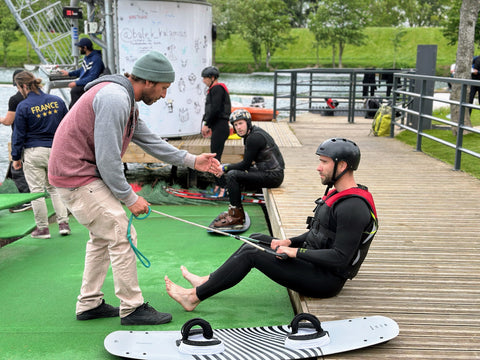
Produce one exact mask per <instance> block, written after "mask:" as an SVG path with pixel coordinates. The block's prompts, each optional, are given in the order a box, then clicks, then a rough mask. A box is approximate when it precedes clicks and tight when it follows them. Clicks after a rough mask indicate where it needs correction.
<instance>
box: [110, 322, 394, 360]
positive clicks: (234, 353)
mask: <svg viewBox="0 0 480 360" xmlns="http://www.w3.org/2000/svg"><path fill="white" fill-rule="evenodd" d="M321 325H322V328H323V330H325V331H327V332H328V336H329V341H328V343H327V344H326V345H321V346H317V347H310V346H311V345H308V346H307V347H306V348H302V347H301V346H300V348H298V346H297V348H295V349H293V348H291V347H286V346H285V343H286V339H287V336H288V335H289V334H290V331H291V329H290V328H289V326H288V325H281V326H262V327H250V328H235V329H217V330H213V334H214V337H215V338H218V339H220V340H221V341H222V343H223V344H224V350H223V351H222V352H220V353H216V354H211V355H201V354H185V353H181V352H180V351H179V349H178V346H177V344H176V342H177V340H178V339H181V338H182V335H181V332H180V331H125V330H122V331H115V332H112V333H111V334H109V335H107V337H106V338H105V341H104V345H105V349H106V350H107V351H108V352H109V353H111V354H112V355H116V356H120V357H124V358H130V359H150V360H193V359H195V360H246V359H255V360H290V359H305V358H313V357H319V356H326V355H331V354H337V353H341V352H346V351H352V350H356V349H361V348H365V347H368V346H372V345H377V344H381V343H385V342H387V341H389V340H391V339H393V338H395V337H396V336H397V335H398V334H399V327H398V324H397V323H396V322H395V321H394V320H392V319H390V318H388V317H385V316H367V317H362V318H355V319H347V320H335V321H325V322H322V323H321Z"/></svg>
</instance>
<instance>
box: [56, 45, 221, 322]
mask: <svg viewBox="0 0 480 360" xmlns="http://www.w3.org/2000/svg"><path fill="white" fill-rule="evenodd" d="M174 80H175V72H174V70H173V67H172V65H171V63H170V61H168V59H167V58H166V57H165V56H164V55H162V54H161V53H159V52H158V51H150V52H149V53H147V54H145V55H143V56H142V57H140V58H139V59H137V61H136V62H135V64H134V65H133V70H132V73H131V74H128V73H126V74H124V75H119V74H117V75H105V76H102V77H101V78H99V79H97V80H94V81H93V82H90V83H89V84H88V85H87V86H86V90H87V91H86V93H85V94H84V95H83V96H82V97H81V98H80V99H79V100H78V102H77V104H76V105H75V106H74V107H73V109H71V110H70V111H69V112H68V114H67V115H66V116H65V118H64V120H63V121H62V124H61V125H60V127H59V128H58V130H57V133H56V134H55V139H54V141H53V147H52V156H51V157H50V163H49V173H48V177H49V179H50V182H51V183H52V184H53V185H55V186H57V188H58V192H59V194H60V196H61V197H62V199H63V201H64V202H65V204H66V205H67V207H68V208H69V209H70V211H71V212H72V214H73V216H75V218H76V219H77V220H78V222H79V223H81V224H82V225H83V226H85V227H86V228H87V229H88V230H89V232H90V240H89V241H88V242H87V246H86V254H85V268H84V273H83V281H82V287H81V289H80V295H79V296H78V301H77V307H76V315H77V320H91V319H97V318H106V317H117V316H120V318H121V320H120V322H121V324H122V325H157V324H163V323H167V322H169V321H171V319H172V316H171V314H168V313H162V312H159V311H157V310H155V309H154V308H153V307H152V306H151V305H149V304H148V302H145V301H144V298H143V295H142V291H141V289H140V286H139V284H138V277H137V263H136V258H135V252H134V250H133V249H132V247H131V245H130V241H131V242H132V244H136V243H137V235H136V232H135V228H134V227H133V226H131V227H130V226H129V219H128V216H127V214H126V213H125V210H124V207H123V204H125V206H126V207H127V208H128V210H130V212H131V213H132V214H133V215H135V216H138V215H140V214H146V213H148V212H149V211H150V207H149V205H150V204H149V203H148V202H147V200H145V199H144V198H143V197H141V196H138V195H137V194H136V193H135V192H134V191H133V189H132V187H131V186H130V184H129V183H128V182H127V179H126V178H125V174H124V172H123V163H122V156H123V154H124V153H125V152H126V151H127V147H128V144H129V143H130V142H131V141H132V142H134V143H135V144H137V145H139V146H140V147H141V148H142V149H143V150H144V151H146V152H147V153H148V154H151V155H152V156H155V157H156V158H158V159H160V160H162V161H165V162H168V163H170V164H174V165H176V166H180V165H183V166H187V167H189V168H192V169H195V170H200V171H209V172H211V173H214V174H219V173H220V172H221V168H220V163H219V161H218V160H217V159H215V154H200V155H197V156H195V155H193V154H190V153H188V152H187V151H185V150H179V149H177V148H176V147H174V146H173V145H171V144H169V143H168V142H166V141H165V140H163V139H162V137H161V136H160V135H158V134H155V133H153V132H152V131H151V130H150V128H149V126H148V125H147V124H146V123H145V122H144V121H143V120H142V119H141V118H139V111H138V107H139V105H138V103H137V102H139V101H143V102H144V103H145V105H152V104H153V103H155V102H156V101H157V100H159V99H161V98H165V96H166V94H167V89H168V88H169V87H170V85H171V83H172V82H173V81H174ZM128 229H130V231H128ZM109 265H111V266H112V273H113V279H114V285H115V295H116V296H117V297H118V298H119V299H120V309H119V308H118V307H114V306H112V305H110V304H107V303H106V302H105V300H104V294H103V292H102V287H103V283H104V281H105V277H106V276H107V270H108V268H109Z"/></svg>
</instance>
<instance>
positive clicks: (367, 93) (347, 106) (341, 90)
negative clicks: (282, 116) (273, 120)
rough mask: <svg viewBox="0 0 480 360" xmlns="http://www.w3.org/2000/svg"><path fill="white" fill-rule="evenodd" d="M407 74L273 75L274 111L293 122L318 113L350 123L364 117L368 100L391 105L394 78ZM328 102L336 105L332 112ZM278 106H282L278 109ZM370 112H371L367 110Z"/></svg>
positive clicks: (297, 71) (294, 71) (373, 71)
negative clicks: (299, 114)
mask: <svg viewBox="0 0 480 360" xmlns="http://www.w3.org/2000/svg"><path fill="white" fill-rule="evenodd" d="M399 71H404V72H412V70H411V69H408V70H399V69H396V70H393V69H391V70H389V69H387V70H384V69H373V68H371V69H289V70H277V71H275V74H274V94H273V107H274V113H275V114H276V111H281V112H287V113H288V116H289V121H290V122H293V121H296V115H297V112H302V111H310V112H319V113H321V114H322V115H346V116H348V121H349V122H353V121H354V116H355V115H356V114H367V112H369V109H367V108H366V107H365V101H366V100H367V99H375V100H377V101H378V102H380V103H382V102H385V101H390V100H391V97H392V90H393V85H394V84H393V75H394V73H396V72H399ZM327 99H333V100H335V101H336V102H338V106H336V107H335V108H331V107H329V106H328V105H327V101H326V100H327ZM280 102H282V103H283V105H282V106H279V104H280ZM370 111H371V110H370Z"/></svg>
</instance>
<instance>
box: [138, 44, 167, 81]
mask: <svg viewBox="0 0 480 360" xmlns="http://www.w3.org/2000/svg"><path fill="white" fill-rule="evenodd" d="M132 75H135V76H136V77H139V78H141V79H143V80H149V81H154V82H165V83H172V82H173V81H174V80H175V71H174V70H173V67H172V64H170V61H168V59H167V58H166V57H165V56H163V55H162V54H160V53H159V52H158V51H150V52H149V53H147V54H145V55H143V56H142V57H140V58H139V59H138V60H137V61H135V64H134V65H133V70H132Z"/></svg>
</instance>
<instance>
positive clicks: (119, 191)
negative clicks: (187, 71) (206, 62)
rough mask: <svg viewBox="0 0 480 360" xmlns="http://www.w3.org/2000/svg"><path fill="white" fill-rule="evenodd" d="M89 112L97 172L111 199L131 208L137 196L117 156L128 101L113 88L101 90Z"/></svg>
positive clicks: (121, 92) (123, 89) (128, 113)
mask: <svg viewBox="0 0 480 360" xmlns="http://www.w3.org/2000/svg"><path fill="white" fill-rule="evenodd" d="M93 110H94V112H95V130H94V143H95V159H96V165H97V169H98V172H99V174H100V177H101V178H102V180H103V181H104V182H105V184H106V185H107V186H108V187H109V189H110V190H111V191H112V193H113V194H114V195H115V197H117V199H119V200H121V201H122V202H124V203H125V205H126V206H131V205H133V204H134V203H135V202H136V201H137V199H138V196H137V195H136V194H135V192H134V191H133V190H132V187H131V186H130V185H129V184H128V182H127V179H126V178H125V175H124V171H123V163H122V155H121V153H122V140H123V133H124V130H125V126H126V124H127V122H128V119H129V117H130V98H129V96H128V93H127V91H126V89H125V88H123V87H122V86H119V85H115V84H111V85H108V86H105V87H104V88H103V89H101V90H100V91H99V92H98V93H97V94H96V95H95V98H94V100H93Z"/></svg>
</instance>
